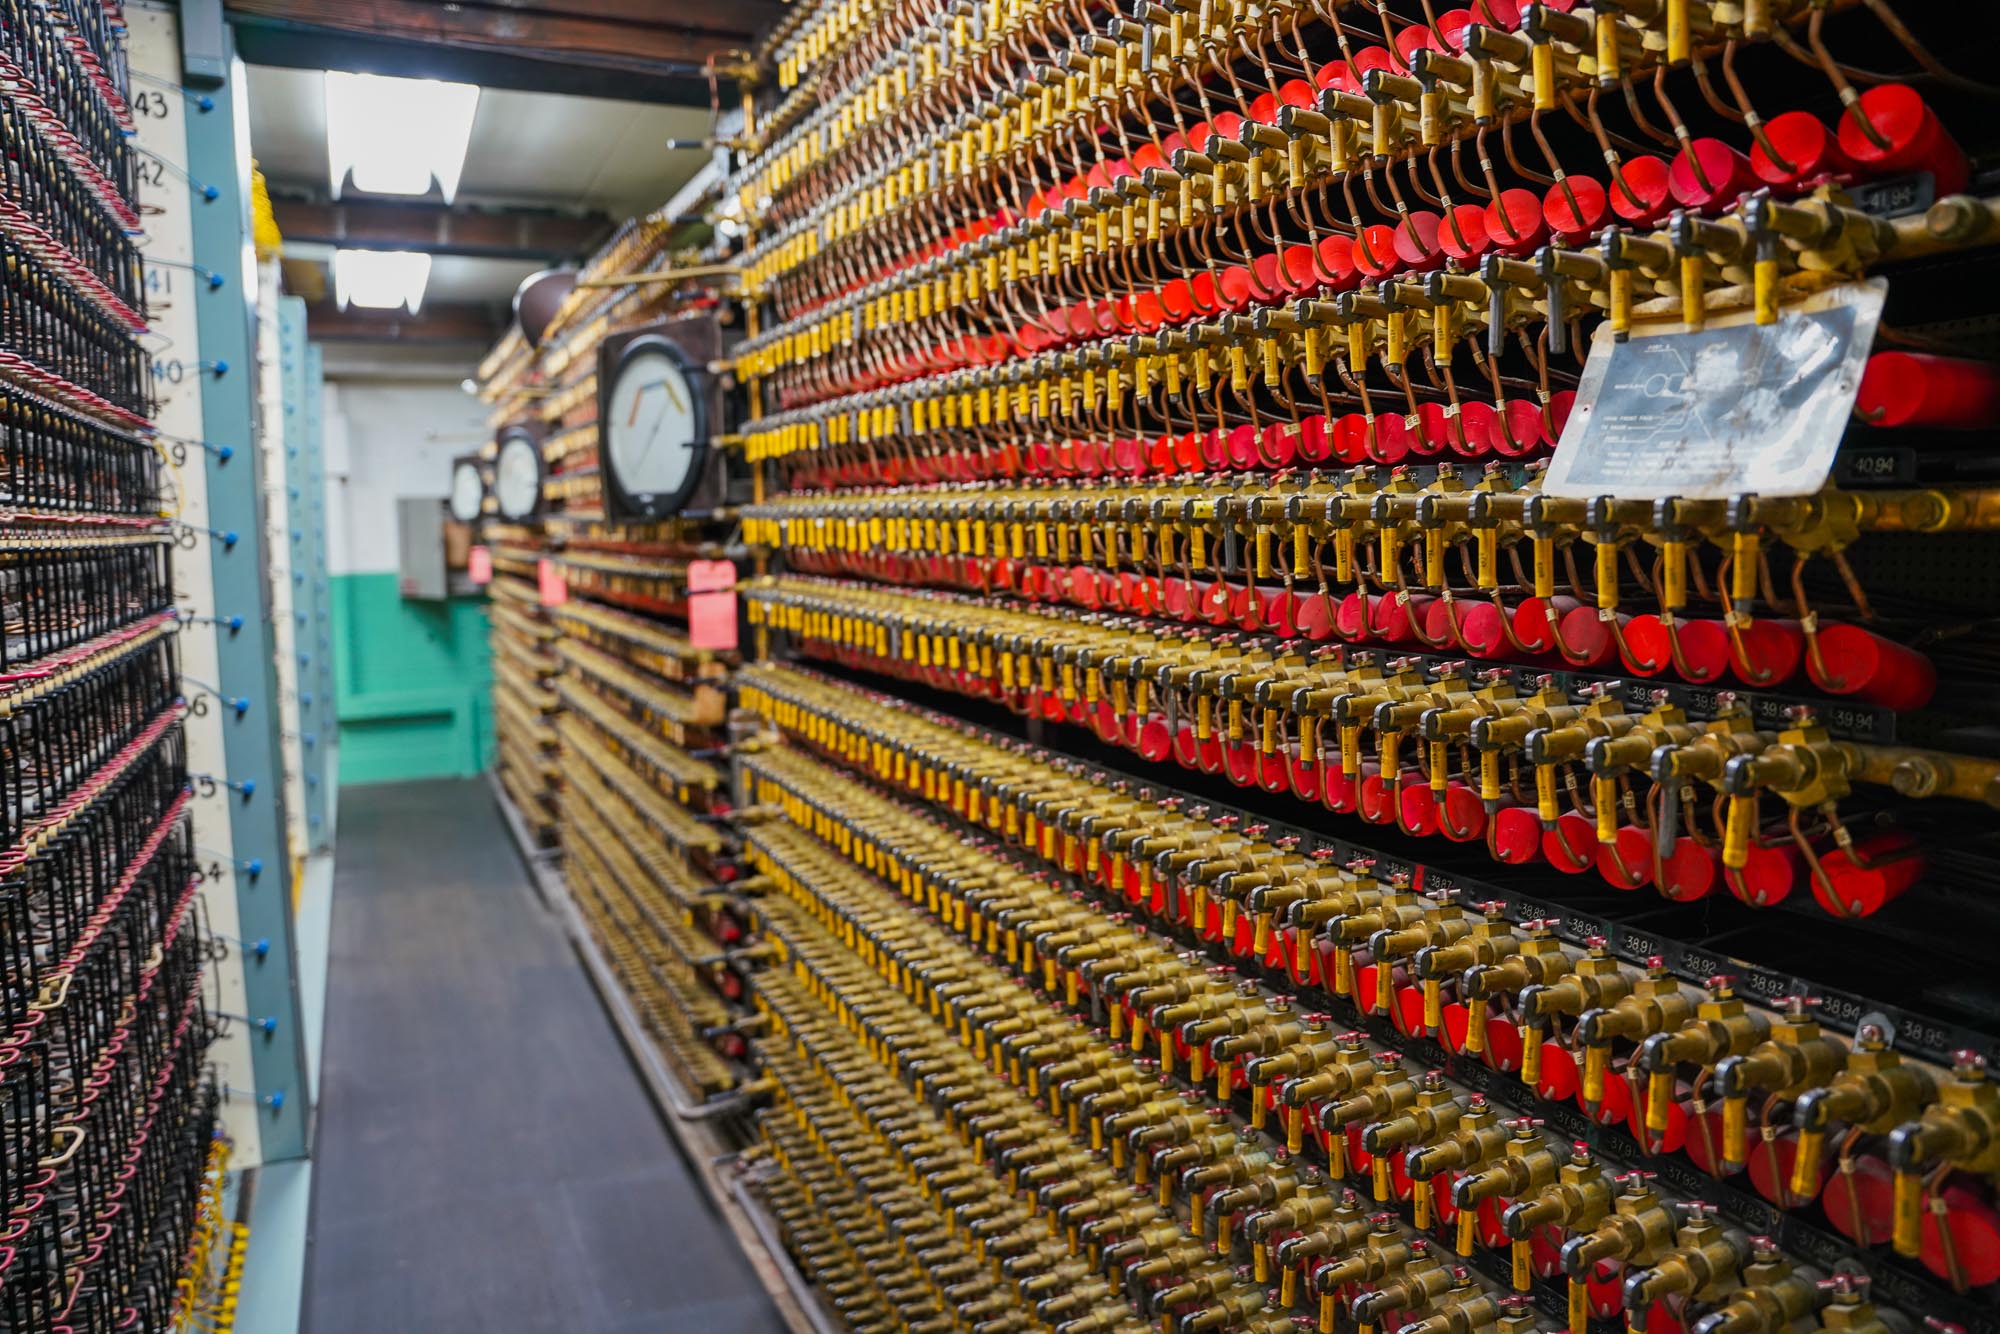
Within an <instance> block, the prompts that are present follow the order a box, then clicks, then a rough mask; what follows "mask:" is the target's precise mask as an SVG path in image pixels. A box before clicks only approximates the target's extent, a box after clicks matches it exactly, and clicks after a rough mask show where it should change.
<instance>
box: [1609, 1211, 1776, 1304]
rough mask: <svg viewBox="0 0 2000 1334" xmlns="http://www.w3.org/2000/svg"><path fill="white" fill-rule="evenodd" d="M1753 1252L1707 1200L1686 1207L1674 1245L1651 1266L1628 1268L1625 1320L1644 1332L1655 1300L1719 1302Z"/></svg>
mask: <svg viewBox="0 0 2000 1334" xmlns="http://www.w3.org/2000/svg"><path fill="white" fill-rule="evenodd" d="M1748 1254H1749V1240H1748V1238H1746V1237H1744V1236H1743V1235H1742V1234H1741V1233H1737V1232H1731V1231H1726V1230H1725V1229H1724V1228H1723V1226H1722V1224H1720V1223H1718V1222H1717V1221H1716V1219H1715V1211H1714V1210H1713V1209H1711V1208H1710V1207H1709V1206H1708V1205H1706V1204H1700V1203H1695V1204H1690V1205H1688V1206H1687V1211H1686V1214H1685V1217H1684V1219H1683V1221H1682V1223H1681V1227H1680V1231H1679V1232H1678V1233H1677V1234H1676V1235H1675V1237H1674V1248H1673V1249H1672V1250H1670V1251H1668V1252H1667V1253H1666V1254H1665V1255H1663V1256H1661V1257H1660V1259H1659V1262H1658V1263H1656V1264H1655V1265H1654V1266H1653V1267H1652V1268H1650V1269H1641V1270H1636V1271H1633V1272H1630V1273H1628V1274H1627V1276H1626V1279H1625V1290H1624V1303H1625V1320H1626V1323H1627V1324H1628V1325H1630V1326H1631V1328H1632V1329H1634V1330H1636V1331H1641V1332H1642V1334H1643V1331H1644V1330H1645V1328H1646V1316H1647V1313H1648V1312H1649V1311H1650V1310H1651V1309H1652V1306H1653V1303H1655V1302H1657V1301H1659V1300H1660V1299H1661V1298H1663V1297H1668V1296H1676V1295H1677V1296H1681V1297H1687V1298H1691V1299H1694V1300H1697V1301H1708V1302H1712V1301H1716V1300H1718V1299H1719V1298H1721V1297H1722V1296H1723V1295H1724V1294H1726V1293H1728V1292H1729V1291H1730V1290H1731V1289H1732V1288H1734V1287H1735V1286H1736V1282H1737V1271H1738V1268H1739V1267H1740V1266H1741V1265H1742V1263H1743V1261H1744V1260H1745V1259H1746V1258H1747V1257H1748Z"/></svg>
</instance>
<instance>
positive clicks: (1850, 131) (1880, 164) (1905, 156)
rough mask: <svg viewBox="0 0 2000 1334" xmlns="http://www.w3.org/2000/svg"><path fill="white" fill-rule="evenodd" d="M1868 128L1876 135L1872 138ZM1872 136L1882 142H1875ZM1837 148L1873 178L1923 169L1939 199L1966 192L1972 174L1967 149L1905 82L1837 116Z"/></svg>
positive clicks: (1871, 93) (1880, 87)
mask: <svg viewBox="0 0 2000 1334" xmlns="http://www.w3.org/2000/svg"><path fill="white" fill-rule="evenodd" d="M1862 117H1865V118H1866V120H1867V127H1864V126H1863V125H1862V123H1861V119H1860V118H1862ZM1868 128H1872V129H1873V130H1874V131H1875V134H1874V136H1873V137H1871V136H1870V135H1869V133H1868ZM1876 138H1880V139H1881V140H1882V141H1883V142H1882V143H1880V144H1878V143H1876V142H1875V140H1876ZM1840 147H1841V149H1842V151H1844V152H1845V153H1846V154H1847V155H1848V156H1849V157H1851V158H1853V159H1854V162H1855V165H1856V166H1858V167H1860V168H1862V169H1863V170H1865V171H1867V172H1870V173H1871V174H1874V175H1879V176H1889V175H1894V174H1896V173H1898V172H1906V171H1908V172H1926V171H1927V172H1929V173H1930V174H1931V178H1932V179H1933V181H1935V182H1936V190H1937V193H1938V194H1940V195H1955V194H1957V193H1958V192H1959V191H1961V190H1963V189H1965V184H1966V181H1967V179H1968V178H1969V177H1970V175H1971V172H1970V169H1969V168H1968V167H1967V165H1966V161H1965V150H1964V149H1962V148H1960V147H1959V146H1958V142H1957V141H1956V140H1954V139H1953V138H1952V137H1951V135H1950V134H1949V133H1947V132H1946V130H1945V128H1944V125H1943V123H1942V122H1940V121H1939V120H1938V118H1937V114H1936V113H1935V112H1933V111H1932V110H1931V109H1930V107H1929V105H1928V104H1926V103H1925V101H1924V99H1923V97H1922V96H1920V95H1919V94H1918V92H1917V91H1916V89H1914V88H1911V87H1910V86H1909V85H1907V84H1901V83H1882V84H1877V85H1876V86H1875V87H1873V88H1870V89H1869V90H1868V91H1867V92H1865V93H1863V94H1861V100H1860V102H1859V104H1858V106H1857V108H1856V109H1853V110H1850V111H1848V112H1847V113H1846V114H1845V115H1843V116H1842V117H1841V118H1840Z"/></svg>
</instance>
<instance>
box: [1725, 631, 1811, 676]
mask: <svg viewBox="0 0 2000 1334" xmlns="http://www.w3.org/2000/svg"><path fill="white" fill-rule="evenodd" d="M1737 634H1738V635H1739V636H1740V637H1741V639H1742V644H1741V646H1740V647H1739V646H1738V645H1736V644H1734V643H1732V644H1731V645H1730V651H1731V653H1732V654H1733V655H1734V656H1733V657H1732V659H1731V662H1730V666H1731V667H1732V668H1733V669H1734V671H1735V672H1736V675H1737V678H1738V679H1739V680H1741V681H1742V682H1743V683H1744V684H1745V685H1749V686H1757V687H1759V688H1760V689H1769V688H1771V687H1772V686H1776V685H1779V684H1782V683H1783V682H1786V681H1789V680H1791V679H1792V677H1793V676H1795V675H1797V673H1798V670H1799V662H1800V661H1801V659H1802V658H1803V657H1804V655H1805V651H1806V637H1805V633H1804V632H1803V631H1801V630H1800V629H1799V626H1798V622H1796V621H1773V620H1762V621H1752V622H1750V624H1748V625H1746V626H1743V627H1741V628H1740V629H1739V630H1738V631H1737Z"/></svg>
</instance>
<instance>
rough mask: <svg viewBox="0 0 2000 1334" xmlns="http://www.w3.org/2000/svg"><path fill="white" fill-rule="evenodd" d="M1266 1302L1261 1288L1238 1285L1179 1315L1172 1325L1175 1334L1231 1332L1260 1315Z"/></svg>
mask: <svg viewBox="0 0 2000 1334" xmlns="http://www.w3.org/2000/svg"><path fill="white" fill-rule="evenodd" d="M1197 1300H1199V1299H1198V1298H1197ZM1268 1301H1269V1294H1267V1293H1266V1292H1265V1291H1264V1289H1263V1288H1261V1287H1258V1286H1256V1285H1255V1284H1246V1283H1242V1282H1239V1283H1238V1284H1237V1285H1236V1286H1235V1287H1234V1288H1231V1289H1230V1290H1229V1291H1227V1292H1223V1293H1220V1294H1218V1295H1216V1296H1215V1297H1214V1299H1213V1300H1211V1301H1210V1302H1209V1304H1208V1305H1207V1306H1204V1307H1202V1308H1201V1309H1200V1310H1198V1311H1190V1312H1188V1313H1187V1314H1186V1315H1183V1316H1182V1317H1181V1318H1180V1319H1179V1320H1177V1321H1175V1322H1174V1329H1175V1331H1176V1334H1199V1331H1202V1330H1210V1329H1228V1328H1234V1327H1236V1326H1238V1325H1240V1324H1242V1323H1243V1322H1245V1321H1247V1320H1249V1319H1250V1318H1251V1317H1252V1316H1254V1315H1256V1314H1257V1313H1258V1312H1260V1311H1262V1310H1263V1309H1264V1307H1265V1305H1266V1303H1267V1302H1268ZM1162 1305H1163V1306H1164V1305H1167V1303H1163V1304H1162Z"/></svg>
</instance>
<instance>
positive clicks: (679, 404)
mask: <svg viewBox="0 0 2000 1334" xmlns="http://www.w3.org/2000/svg"><path fill="white" fill-rule="evenodd" d="M659 383H660V387H661V388H663V389H665V390H666V391H667V397H668V398H669V399H671V400H672V401H673V405H674V408H675V409H676V410H677V411H680V412H686V411H687V406H688V405H687V400H686V399H684V398H682V397H681V391H680V390H679V389H676V388H675V387H674V382H673V381H672V380H661V381H660V382H659Z"/></svg>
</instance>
